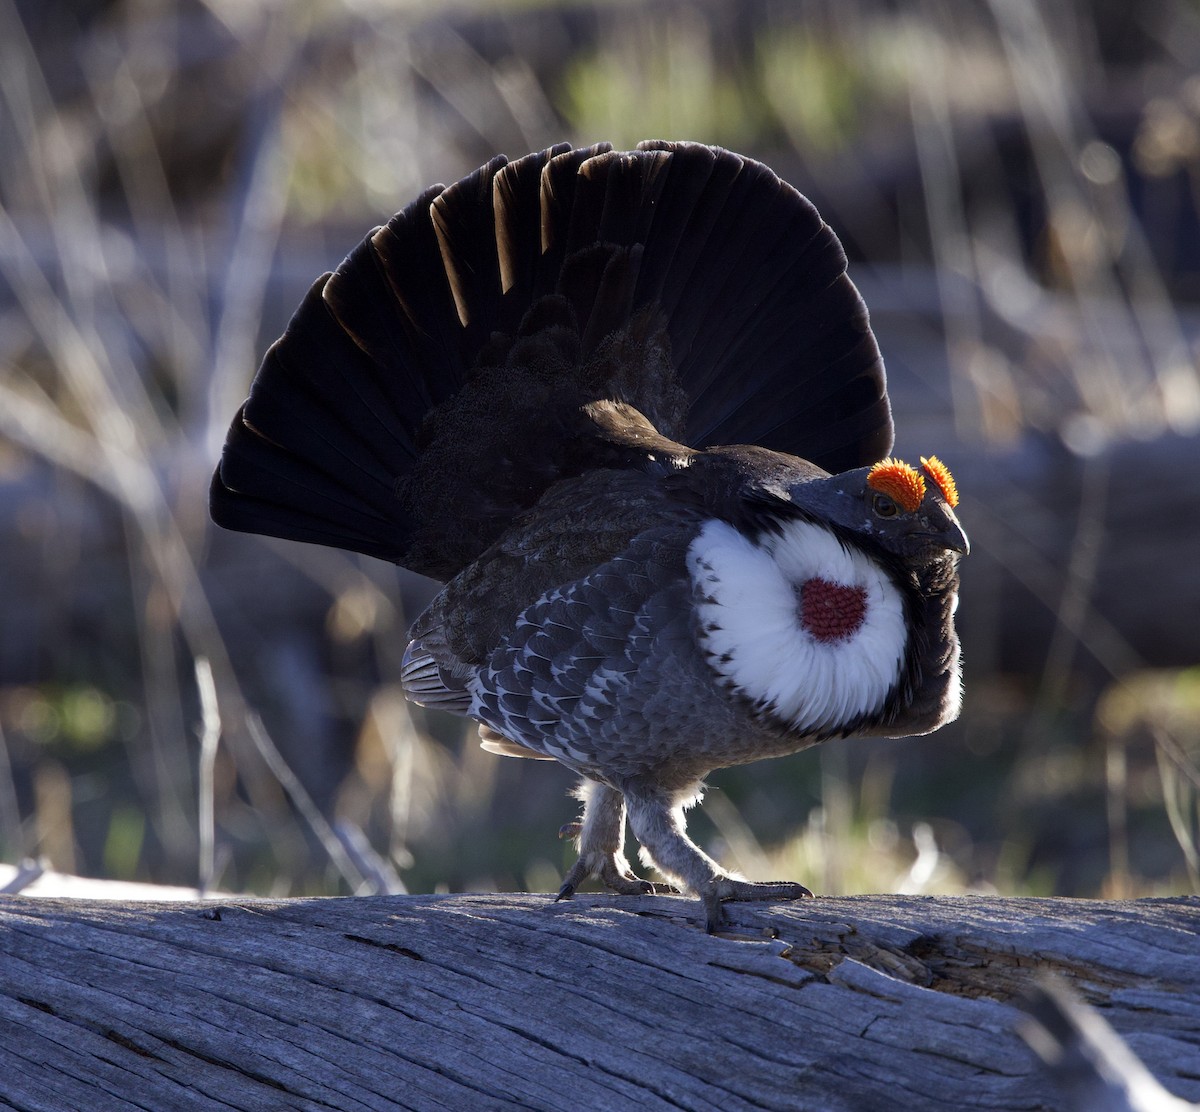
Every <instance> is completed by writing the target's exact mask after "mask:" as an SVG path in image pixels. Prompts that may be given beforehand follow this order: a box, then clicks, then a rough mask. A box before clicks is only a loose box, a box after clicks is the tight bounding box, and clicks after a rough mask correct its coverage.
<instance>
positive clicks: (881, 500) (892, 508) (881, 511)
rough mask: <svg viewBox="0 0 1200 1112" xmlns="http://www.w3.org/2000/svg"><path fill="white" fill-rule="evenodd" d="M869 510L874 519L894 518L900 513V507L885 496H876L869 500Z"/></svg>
mask: <svg viewBox="0 0 1200 1112" xmlns="http://www.w3.org/2000/svg"><path fill="white" fill-rule="evenodd" d="M871 509H872V510H874V511H875V516H876V517H895V516H896V515H897V514H898V513H899V512H900V507H899V506H897V505H896V503H895V502H893V501H892V500H891V499H890V498H889V497H888V496H887V495H886V494H876V495H875V497H874V498H872V499H871Z"/></svg>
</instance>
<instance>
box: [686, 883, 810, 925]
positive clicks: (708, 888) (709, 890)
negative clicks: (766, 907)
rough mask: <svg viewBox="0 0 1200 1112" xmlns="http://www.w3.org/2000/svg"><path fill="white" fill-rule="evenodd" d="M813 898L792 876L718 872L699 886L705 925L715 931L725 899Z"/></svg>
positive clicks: (720, 921)
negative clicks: (761, 876)
mask: <svg viewBox="0 0 1200 1112" xmlns="http://www.w3.org/2000/svg"><path fill="white" fill-rule="evenodd" d="M805 897H808V898H809V899H811V898H812V893H811V892H810V891H809V890H808V889H807V888H805V887H804V885H803V884H797V883H796V882H795V881H792V880H768V881H754V880H737V879H735V878H734V877H731V876H726V875H723V874H722V875H719V876H716V877H714V878H713V879H712V881H711V882H710V883H709V884H707V885H702V886H701V887H700V899H701V901H702V902H703V904H704V929H705V930H706V931H708V933H709V934H716V933H717V931H718V930H720V929H721V926H722V925H723V924H724V923H725V921H726V918H725V910H724V908H723V907H722V904H724V902H725V901H726V900H768V901H775V900H800V899H804V898H805Z"/></svg>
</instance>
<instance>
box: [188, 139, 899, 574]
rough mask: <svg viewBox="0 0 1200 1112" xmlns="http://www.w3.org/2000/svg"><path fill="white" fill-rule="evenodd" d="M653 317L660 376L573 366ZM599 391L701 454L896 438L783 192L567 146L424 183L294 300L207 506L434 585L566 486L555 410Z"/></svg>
mask: <svg viewBox="0 0 1200 1112" xmlns="http://www.w3.org/2000/svg"><path fill="white" fill-rule="evenodd" d="M551 295H555V296H554V297H553V298H552V297H551ZM546 299H549V300H546ZM522 322H524V323H522ZM656 322H657V323H656ZM660 326H664V327H665V330H666V336H667V338H668V339H669V355H670V360H671V365H673V368H674V370H673V372H672V371H671V370H670V368H669V367H668V369H667V371H666V374H665V376H664V375H663V373H662V372H661V371H656V370H654V369H653V368H654V367H655V366H656V364H655V361H654V359H646V360H643V361H642V362H640V363H639V361H638V360H637V359H636V358H634V359H633V360H632V362H631V363H630V362H629V361H628V360H626V363H628V364H629V365H628V366H626V365H624V364H622V363H621V361H620V360H619V359H617V358H616V357H614V356H612V355H611V352H610V354H609V355H608V356H606V357H605V358H601V359H598V360H597V359H593V358H592V353H593V352H596V351H597V350H598V349H599V347H600V345H601V344H603V343H604V342H605V341H606V340H607V339H608V338H609V337H610V336H613V335H614V334H615V335H621V336H625V337H626V344H627V345H628V343H629V342H633V343H635V346H636V344H642V345H643V346H645V345H651V346H652V345H655V344H661V343H662V340H661V333H660V331H659V329H660ZM497 334H502V335H503V336H506V337H507V339H504V340H497V338H496V336H497ZM514 344H515V345H517V348H518V349H519V351H520V354H521V359H520V360H517V359H515V357H514V364H513V365H506V364H505V359H506V358H507V353H509V352H510V351H512V350H516V349H514V348H513V345H514ZM497 345H499V346H497ZM522 345H523V346H522ZM530 345H533V346H532V347H531V346H530ZM629 350H631V349H629ZM647 350H649V349H647ZM663 355H664V357H665V355H666V351H665V349H664V351H663ZM589 360H590V362H589ZM518 364H519V367H518V366H517V365H518ZM481 365H488V366H487V370H486V371H482V370H480V371H478V374H479V378H478V385H476V384H474V383H472V385H471V386H470V387H469V388H468V389H466V390H464V387H466V386H467V384H468V382H469V381H470V380H471V376H472V374H473V373H475V371H476V370H477V369H478V368H479V367H480V366H481ZM585 365H586V367H587V368H588V371H587V374H586V375H585V374H584V372H583V370H582V368H583V367H584V366H585ZM622 366H624V378H622V377H621V370H622ZM630 366H632V368H633V369H632V370H631V369H630ZM643 367H644V368H646V369H645V370H644V371H643V370H640V369H638V368H643ZM639 374H646V375H650V376H651V377H649V378H646V379H645V380H644V381H639V382H638V383H633V384H631V382H630V376H636V375H639ZM655 375H657V376H658V377H654V376H655ZM555 376H558V377H555ZM589 376H590V377H589ZM605 376H612V377H607V378H606V377H605ZM556 383H562V384H563V385H562V386H557V385H556ZM680 391H682V393H680ZM656 392H658V393H656ZM660 394H661V397H660V396H659V395H660ZM668 395H669V396H668ZM683 395H686V397H687V399H688V405H689V409H688V413H687V417H686V421H684V420H682V419H681V418H679V417H678V416H671V415H678V414H679V413H681V410H680V409H679V399H680V398H682V397H683ZM604 397H612V398H614V399H615V400H623V401H627V402H629V403H630V404H637V405H638V406H639V407H640V408H642V409H643V411H644V412H646V413H647V414H648V415H649V416H650V417H651V419H652V420H656V421H657V422H658V423H659V425H660V427H661V431H663V432H664V433H666V434H667V435H669V436H673V437H676V438H683V439H686V441H687V443H689V444H692V445H695V446H703V445H705V444H713V443H756V444H762V445H764V446H766V447H770V448H775V449H778V450H783V451H789V452H792V453H795V454H797V455H801V456H804V457H806V458H808V459H810V460H812V461H813V462H814V463H817V464H819V465H820V466H822V467H824V468H826V469H827V470H830V471H840V470H845V469H847V468H851V467H856V466H861V465H862V464H865V463H869V462H872V461H874V460H876V459H878V458H880V457H882V456H883V455H886V454H887V452H888V451H889V449H890V447H891V440H892V426H891V418H890V413H889V409H888V403H887V396H886V389H885V383H884V374H883V367H882V363H881V361H880V358H879V353H878V350H877V348H876V346H875V341H874V338H873V337H872V335H871V331H870V328H869V325H868V322H867V314H866V309H865V307H864V306H863V303H862V300H861V298H860V297H859V295H858V292H857V291H856V290H855V288H854V286H853V284H852V283H851V282H850V280H849V279H848V278H847V277H846V275H845V256H844V254H843V252H842V249H841V246H840V245H839V243H838V241H837V238H836V237H835V236H834V234H833V232H832V231H831V230H830V229H829V228H828V227H827V226H826V225H825V224H824V223H823V222H822V221H821V218H820V216H819V215H818V214H817V212H816V210H815V209H814V208H813V207H812V205H810V204H809V203H808V202H807V201H806V200H805V199H804V198H803V197H802V196H801V195H800V194H799V193H797V192H796V191H795V190H794V189H793V188H792V187H791V186H789V185H787V184H786V183H784V182H782V181H780V180H779V178H777V177H776V176H775V174H773V173H772V172H771V171H770V170H769V169H767V168H766V167H765V166H762V165H761V164H759V163H757V162H753V161H751V160H749V159H744V158H741V157H739V156H738V155H735V154H731V153H730V152H728V151H722V150H720V149H718V148H710V147H704V146H699V145H697V144H690V143H658V142H655V143H646V144H643V145H642V146H641V147H640V148H639V149H638V151H636V152H624V153H622V152H614V151H612V150H611V148H610V147H609V146H608V145H607V144H601V145H599V146H596V147H592V148H588V149H584V150H572V149H570V148H569V147H567V146H565V145H562V146H557V147H551V148H549V149H548V150H545V151H541V152H539V153H536V154H532V155H528V156H527V157H525V158H522V159H520V160H518V161H516V162H512V163H509V162H507V161H506V160H505V159H503V158H496V159H493V160H492V162H490V163H488V164H487V165H486V166H484V167H481V168H480V169H479V170H477V171H475V173H473V174H471V175H469V176H468V177H467V178H464V179H463V180H462V181H461V182H459V183H458V184H456V185H454V186H451V187H450V188H448V189H443V188H442V187H440V186H437V187H434V188H432V189H430V190H428V191H427V192H426V193H425V194H423V195H422V196H421V197H420V198H418V199H417V200H416V201H414V202H413V203H412V204H411V205H409V206H408V208H406V209H405V210H404V211H403V212H401V213H399V214H397V215H396V216H395V217H393V219H392V220H391V221H390V222H389V223H388V224H387V225H386V227H383V228H379V229H376V230H375V231H374V232H373V233H372V234H371V235H370V236H368V237H367V239H366V240H364V242H363V243H362V244H360V245H359V247H357V248H356V249H355V250H354V251H353V252H351V254H350V255H349V256H348V257H347V259H346V260H345V261H344V262H343V263H342V265H341V266H340V267H339V268H338V269H337V271H336V272H335V273H334V274H333V275H332V276H327V277H326V278H324V279H322V280H321V281H319V282H318V283H317V284H316V285H315V286H314V287H313V289H312V291H311V292H310V294H309V296H308V297H307V298H306V299H305V301H304V303H303V304H302V305H301V307H300V309H299V310H298V311H297V313H296V316H295V317H294V318H293V320H292V323H291V324H290V325H289V327H288V330H287V332H286V333H285V334H284V336H283V337H282V338H281V339H280V340H279V341H278V342H277V343H276V344H275V345H274V346H273V347H272V348H271V350H270V351H269V352H268V354H267V357H266V359H265V360H264V362H263V366H262V368H261V369H260V371H259V374H258V376H257V377H256V379H255V381H254V384H253V386H252V388H251V391H250V397H249V399H248V400H247V402H246V405H245V406H244V407H243V410H242V411H241V412H240V413H239V414H238V417H237V418H235V420H234V423H233V427H232V428H231V430H230V434H229V440H228V443H227V445H226V449H225V454H224V456H223V458H222V462H221V466H220V468H219V470H218V473H217V476H216V478H215V479H214V483H213V489H212V511H213V516H214V519H215V520H217V521H218V522H219V523H220V524H223V525H227V526H228V527H230V528H235V529H244V530H248V531H255V532H264V533H269V534H272V535H276V536H283V537H290V538H293V539H297V540H308V541H315V542H316V543H321V544H331V545H336V546H339V547H343V548H349V549H353V550H355V551H359V552H366V553H369V554H371V555H375V556H383V557H384V558H386V559H390V560H395V561H397V562H402V563H407V564H408V565H409V566H411V567H413V568H414V569H415V570H418V571H424V572H426V573H433V574H439V575H445V574H451V573H452V572H453V571H454V570H456V567H457V566H460V565H461V563H462V562H463V561H466V560H469V559H472V558H473V557H474V555H477V554H478V552H480V551H482V549H483V548H484V547H486V545H487V544H488V543H490V542H491V540H493V539H494V537H495V535H497V534H498V532H499V531H500V530H502V529H503V527H504V525H505V523H506V521H507V520H509V519H510V518H511V516H512V515H513V514H514V513H516V512H519V511H520V510H521V509H524V508H526V507H527V506H529V505H531V504H532V502H533V501H535V500H536V498H537V497H538V496H539V495H540V493H541V491H543V490H544V489H545V488H546V487H547V486H548V485H549V484H550V483H551V482H553V481H554V480H555V478H557V477H558V476H559V475H561V474H562V471H561V463H560V460H559V457H558V456H556V455H554V452H555V448H554V446H553V444H552V443H551V442H552V440H553V436H552V435H550V433H552V431H553V429H554V428H555V427H556V424H555V422H556V420H557V418H556V415H555V411H554V407H556V406H557V407H559V408H560V409H561V410H562V411H563V412H566V411H567V410H572V411H573V410H574V408H576V407H577V406H578V405H579V404H580V403H581V401H586V400H598V399H600V398H604ZM452 398H453V399H455V400H454V402H453V403H452V404H449V405H447V404H446V403H449V400H450V399H452ZM464 399H468V400H469V399H474V400H469V402H468V403H464ZM431 411H433V413H432V414H431ZM535 429H536V430H538V431H537V432H536V433H535V432H534V431H532V430H535ZM539 436H544V442H545V443H546V445H547V447H545V448H544V449H543V448H542V447H540V446H539V445H541V444H542V443H543V441H542V440H538V437H539ZM442 437H450V438H453V439H454V440H455V445H456V448H455V451H448V450H446V447H445V445H443V444H441V441H440V439H439V438H442ZM460 443H465V444H468V445H474V446H475V447H476V449H477V453H478V454H488V458H489V459H494V460H495V466H492V465H486V466H485V464H484V463H480V462H478V461H470V460H465V459H464V458H463V456H464V455H466V454H468V453H463V452H461V451H460V450H459V449H458V448H457V445H458V444H460ZM514 444H516V445H517V447H516V448H514ZM539 452H544V453H545V455H544V458H543V457H541V456H539V455H538V453H539ZM422 459H426V460H427V461H434V463H435V464H436V467H435V466H434V463H427V464H426V465H425V469H426V472H428V471H429V468H431V467H433V468H434V470H436V472H437V474H436V475H432V474H431V473H420V469H421V467H422V464H421V460H422ZM456 461H457V462H456ZM435 503H436V505H435ZM447 504H451V505H453V507H454V515H455V516H462V515H463V514H466V515H467V517H468V518H469V520H464V521H459V522H456V524H454V526H453V531H454V533H455V536H456V540H455V543H454V545H453V554H452V555H451V554H450V552H449V550H447V551H445V552H443V553H442V554H441V556H440V558H439V556H438V555H437V552H438V548H439V544H440V543H441V542H440V541H439V539H438V538H439V533H438V528H440V527H438V526H437V525H436V523H435V524H434V526H433V528H432V532H431V530H430V525H429V521H428V520H427V519H428V518H430V516H431V513H432V512H433V511H436V509H437V508H438V506H444V505H447ZM418 533H420V534H421V536H420V538H419V539H418V537H417V534H418Z"/></svg>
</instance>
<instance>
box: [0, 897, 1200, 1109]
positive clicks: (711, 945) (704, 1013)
mask: <svg viewBox="0 0 1200 1112" xmlns="http://www.w3.org/2000/svg"><path fill="white" fill-rule="evenodd" d="M730 916H731V920H732V922H733V924H734V928H733V930H732V932H731V934H730V935H729V936H719V937H711V936H708V935H706V934H705V933H704V931H703V929H702V927H701V922H700V917H699V905H698V904H697V903H696V902H695V901H692V900H688V899H682V898H673V897H666V896H657V897H639V898H622V899H617V898H609V897H605V896H583V897H578V898H576V899H575V900H573V901H570V902H564V903H557V904H556V903H552V902H551V901H550V900H549V899H548V898H547V897H544V896H531V895H520V896H518V895H479V896H405V897H376V898H369V899H313V900H296V899H293V900H246V901H237V902H225V903H220V904H157V905H147V904H129V903H113V902H103V903H100V902H85V901H75V900H48V899H42V900H38V899H29V898H25V897H9V898H4V899H3V900H0V1103H5V1104H8V1105H11V1106H12V1107H15V1108H20V1109H61V1108H87V1109H90V1110H102V1109H107V1108H113V1109H117V1108H131V1107H137V1108H153V1109H168V1108H169V1109H186V1108H200V1107H203V1108H212V1107H229V1108H238V1109H276V1108H313V1109H315V1108H347V1109H350V1108H353V1109H361V1108H379V1109H383V1108H414V1109H434V1108H451V1109H460V1108H461V1109H468V1108H469V1109H482V1108H487V1109H492V1108H534V1109H573V1110H575V1109H628V1108H638V1109H659V1108H661V1109H668V1108H670V1109H679V1108H688V1109H713V1110H717V1109H720V1110H722V1112H729V1110H734V1109H752V1108H780V1109H791V1108H795V1109H817V1110H820V1109H833V1110H849V1109H874V1108H903V1109H907V1110H912V1112H919V1110H923V1109H931V1110H932V1109H939V1110H949V1109H955V1110H958V1109H962V1108H964V1107H983V1108H992V1109H1039V1108H1056V1107H1064V1106H1063V1105H1059V1104H1056V1103H1055V1101H1056V1099H1057V1098H1056V1097H1055V1096H1054V1095H1053V1091H1052V1089H1051V1086H1050V1085H1049V1083H1048V1081H1047V1078H1046V1075H1045V1074H1044V1072H1043V1067H1042V1066H1041V1064H1040V1063H1039V1062H1038V1061H1037V1059H1036V1057H1035V1056H1034V1054H1033V1053H1032V1051H1030V1049H1029V1048H1028V1047H1027V1046H1026V1045H1025V1043H1024V1042H1023V1041H1022V1039H1021V1038H1020V1037H1019V1036H1018V1035H1017V1034H1016V1032H1015V1031H1014V1027H1015V1025H1016V1023H1017V1021H1018V1019H1019V1016H1020V1012H1019V1011H1018V1009H1017V1007H1015V1006H1014V1003H1013V1002H1014V1001H1019V1000H1020V998H1021V996H1022V994H1023V993H1024V992H1026V991H1027V990H1028V989H1029V988H1030V987H1031V985H1032V983H1033V980H1034V978H1035V977H1036V976H1037V975H1038V974H1039V973H1056V974H1058V975H1059V976H1060V977H1061V978H1062V979H1064V980H1065V981H1067V982H1068V983H1070V984H1071V985H1072V986H1073V987H1074V989H1075V991H1076V992H1077V993H1078V994H1079V995H1080V996H1082V997H1083V998H1084V999H1085V1000H1087V1001H1088V1002H1089V1003H1090V1004H1091V1005H1093V1006H1094V1007H1097V1008H1100V1009H1102V1011H1103V1014H1104V1015H1105V1017H1106V1018H1107V1019H1108V1020H1109V1022H1110V1023H1111V1024H1112V1026H1113V1027H1114V1028H1115V1029H1116V1031H1117V1032H1118V1033H1119V1034H1120V1035H1122V1036H1123V1037H1124V1038H1125V1039H1126V1040H1127V1042H1128V1044H1129V1045H1130V1046H1131V1047H1132V1048H1133V1050H1134V1051H1135V1052H1136V1053H1137V1054H1138V1055H1139V1056H1140V1057H1141V1059H1142V1060H1143V1061H1144V1062H1145V1064H1146V1065H1147V1066H1148V1067H1149V1069H1150V1070H1151V1071H1152V1072H1153V1073H1154V1074H1155V1075H1156V1076H1157V1077H1158V1078H1159V1079H1160V1080H1161V1081H1163V1083H1164V1084H1165V1085H1166V1087H1167V1088H1168V1089H1170V1090H1171V1091H1172V1092H1174V1093H1176V1094H1178V1095H1180V1096H1183V1097H1186V1098H1188V1099H1191V1100H1196V1099H1197V1098H1200V899H1197V898H1194V897H1192V898H1183V897H1181V898H1174V899H1147V900H1137V901H1130V902H1119V903H1118V902H1091V901H1079V900H1043V899H997V898H991V897H955V898H932V897H931V898H919V897H918V898H914V897H886V896H871V897H852V898H839V899H833V898H822V899H817V900H808V901H804V902H803V903H798V904H794V905H780V906H772V907H754V906H750V905H731V906H730Z"/></svg>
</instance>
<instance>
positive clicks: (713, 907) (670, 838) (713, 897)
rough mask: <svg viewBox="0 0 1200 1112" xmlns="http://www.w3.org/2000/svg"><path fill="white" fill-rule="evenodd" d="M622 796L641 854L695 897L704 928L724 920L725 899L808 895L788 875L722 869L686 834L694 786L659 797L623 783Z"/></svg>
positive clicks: (717, 925)
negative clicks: (767, 877) (749, 875)
mask: <svg viewBox="0 0 1200 1112" xmlns="http://www.w3.org/2000/svg"><path fill="white" fill-rule="evenodd" d="M624 798H625V802H626V804H627V805H628V808H629V823H630V825H631V826H632V827H633V833H634V835H635V836H636V837H637V840H638V841H639V842H640V843H641V845H642V857H643V859H648V860H649V861H651V862H653V864H654V866H655V868H657V869H658V870H659V872H661V873H663V874H665V875H666V876H669V877H671V878H672V879H674V880H677V881H679V882H680V883H681V884H682V885H683V886H684V888H686V889H687V890H688V891H689V892H694V893H695V894H696V895H698V896H699V897H700V899H701V900H702V901H703V903H704V918H705V927H706V929H707V930H708V932H709V934H713V933H715V932H716V931H717V930H718V929H720V927H721V924H722V922H723V921H724V913H723V912H722V910H721V904H722V903H723V902H724V901H725V900H798V899H800V898H802V897H804V896H811V895H812V893H811V892H810V891H809V890H808V889H807V888H805V887H804V885H803V884H796V883H795V882H794V881H790V880H781V881H767V882H758V881H750V880H745V879H744V878H742V877H739V876H736V875H733V874H731V873H728V872H726V871H725V870H724V869H722V868H721V867H720V865H718V864H717V863H716V862H715V861H714V860H713V859H712V858H711V857H709V856H708V854H706V853H704V851H703V850H701V849H700V847H699V846H697V845H696V843H695V842H693V841H692V840H691V839H690V838H689V837H688V836H687V829H686V824H685V823H684V818H683V811H684V807H685V806H686V805H687V803H688V802H690V801H691V800H692V799H694V798H695V792H686V793H678V794H675V795H672V796H669V797H663V796H662V795H661V794H659V793H658V792H656V791H653V790H646V791H639V790H630V789H626V791H625V796H624Z"/></svg>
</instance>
